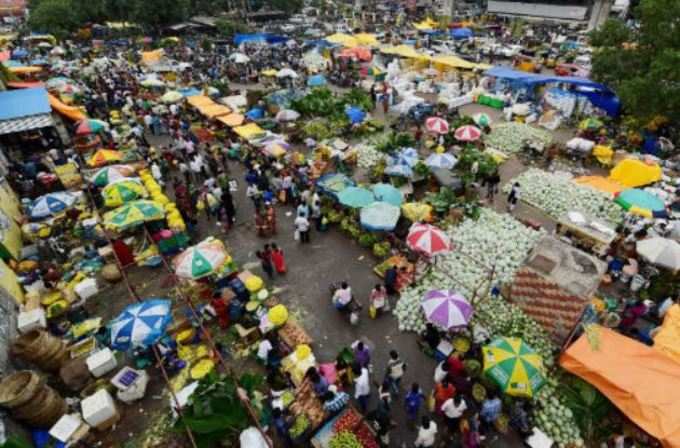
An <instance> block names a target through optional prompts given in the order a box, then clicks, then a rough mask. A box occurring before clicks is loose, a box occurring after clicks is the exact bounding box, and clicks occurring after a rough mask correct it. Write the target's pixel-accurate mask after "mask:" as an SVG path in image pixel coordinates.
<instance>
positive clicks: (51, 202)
mask: <svg viewBox="0 0 680 448" xmlns="http://www.w3.org/2000/svg"><path fill="white" fill-rule="evenodd" d="M75 202H76V196H75V195H73V194H71V193H66V192H64V191H60V192H57V193H48V194H46V195H43V196H40V197H39V198H36V199H35V200H34V201H33V203H32V204H31V206H30V210H29V215H30V217H31V218H32V219H43V218H47V217H48V216H53V215H56V214H57V213H61V212H63V211H64V210H66V209H67V208H69V207H71V206H72V205H73V204H75Z"/></svg>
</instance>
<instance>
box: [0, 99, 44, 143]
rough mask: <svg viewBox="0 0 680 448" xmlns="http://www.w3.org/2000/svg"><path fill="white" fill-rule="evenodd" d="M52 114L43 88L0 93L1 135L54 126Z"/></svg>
mask: <svg viewBox="0 0 680 448" xmlns="http://www.w3.org/2000/svg"><path fill="white" fill-rule="evenodd" d="M51 112H52V109H51V107H50V103H49V101H48V98H47V90H45V89H43V88H37V89H21V90H10V91H7V92H0V135H5V134H12V133H14V132H21V131H30V130H31V129H39V128H44V127H48V126H52V125H53V124H54V122H53V121H52V116H51V115H50V113H51Z"/></svg>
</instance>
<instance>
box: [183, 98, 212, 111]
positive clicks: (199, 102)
mask: <svg viewBox="0 0 680 448" xmlns="http://www.w3.org/2000/svg"><path fill="white" fill-rule="evenodd" d="M187 103H189V104H191V105H192V106H194V107H198V108H200V107H204V106H209V105H211V104H215V102H214V101H213V100H211V99H210V98H209V97H207V96H205V95H196V96H190V97H188V98H187Z"/></svg>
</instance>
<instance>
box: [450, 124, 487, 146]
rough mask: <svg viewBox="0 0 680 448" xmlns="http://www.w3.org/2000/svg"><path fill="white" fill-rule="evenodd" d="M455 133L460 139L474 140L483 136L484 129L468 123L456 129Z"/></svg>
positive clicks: (465, 140)
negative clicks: (481, 129)
mask: <svg viewBox="0 0 680 448" xmlns="http://www.w3.org/2000/svg"><path fill="white" fill-rule="evenodd" d="M453 135H454V136H455V137H456V140H458V141H461V142H474V141H475V140H479V138H480V137H481V136H482V131H480V130H479V128H478V127H476V126H471V125H467V126H461V127H459V128H458V129H456V132H455V133H454V134H453Z"/></svg>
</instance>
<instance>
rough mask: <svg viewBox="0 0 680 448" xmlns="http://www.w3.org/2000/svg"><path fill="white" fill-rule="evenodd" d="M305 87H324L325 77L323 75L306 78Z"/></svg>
mask: <svg viewBox="0 0 680 448" xmlns="http://www.w3.org/2000/svg"><path fill="white" fill-rule="evenodd" d="M307 85H308V86H309V87H320V86H325V85H326V77H324V75H314V76H310V77H309V78H307Z"/></svg>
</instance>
